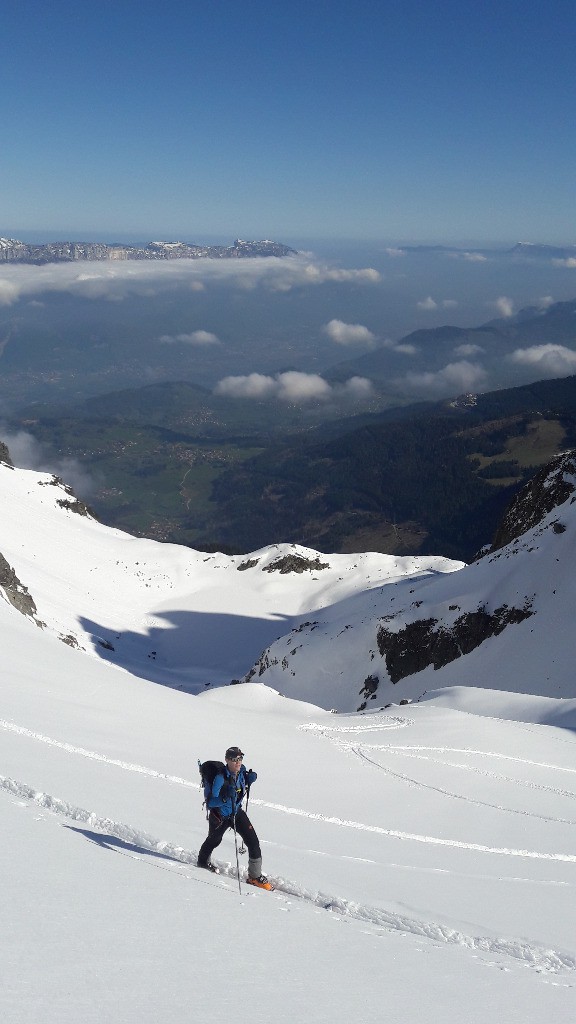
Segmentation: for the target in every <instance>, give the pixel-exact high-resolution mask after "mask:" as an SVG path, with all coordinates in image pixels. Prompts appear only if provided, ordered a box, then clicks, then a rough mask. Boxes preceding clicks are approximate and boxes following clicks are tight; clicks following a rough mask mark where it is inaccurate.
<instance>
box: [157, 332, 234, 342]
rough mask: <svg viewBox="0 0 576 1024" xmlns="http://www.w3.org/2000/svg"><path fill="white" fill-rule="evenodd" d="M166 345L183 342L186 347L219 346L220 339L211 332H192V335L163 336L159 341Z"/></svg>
mask: <svg viewBox="0 0 576 1024" xmlns="http://www.w3.org/2000/svg"><path fill="white" fill-rule="evenodd" d="M159 340H160V341H161V342H163V343H164V344H165V345H173V344H175V343H176V342H182V344H184V345H219V344H220V339H219V338H218V337H217V336H216V335H215V334H212V333H211V331H192V332H191V333H190V334H163V335H162V337H161V338H160V339H159Z"/></svg>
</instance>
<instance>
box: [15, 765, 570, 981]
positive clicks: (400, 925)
mask: <svg viewBox="0 0 576 1024" xmlns="http://www.w3.org/2000/svg"><path fill="white" fill-rule="evenodd" d="M0 789H3V790H4V791H5V792H7V793H9V794H11V795H12V796H14V797H17V798H19V799H20V800H25V801H31V802H33V803H35V804H36V805H38V806H39V807H43V808H45V809H46V810H48V811H50V812H52V813H53V814H58V815H62V816H63V817H66V818H68V819H69V820H71V821H79V822H81V823H82V824H84V825H87V826H89V827H90V828H91V829H96V830H98V831H99V832H101V833H102V834H103V835H109V836H114V837H115V838H116V839H119V840H121V841H122V842H125V843H129V844H131V845H132V846H138V847H140V848H141V849H142V850H147V851H149V852H152V853H159V854H163V855H164V856H165V857H169V858H171V859H172V860H175V861H178V862H180V863H182V864H193V865H195V864H196V860H197V856H198V854H197V852H196V851H194V850H185V849H184V848H183V847H181V846H174V845H173V844H171V843H169V842H167V841H166V840H158V839H155V838H154V837H153V836H151V835H149V834H148V833H146V832H142V831H140V830H139V829H136V828H133V827H132V826H130V825H126V824H123V823H122V822H116V821H112V820H111V819H110V818H101V817H99V816H98V815H97V814H96V813H95V812H93V811H87V810H85V809H84V808H82V807H76V806H74V805H73V804H69V803H66V802H65V801H64V800H61V799H60V798H59V797H55V796H50V795H49V794H47V793H42V792H39V791H36V790H34V789H32V788H31V787H30V786H27V785H25V784H24V783H22V782H17V781H16V780H14V779H10V778H7V777H6V776H2V775H0ZM544 856H546V855H544ZM550 856H552V855H550ZM572 860H575V861H576V857H573V858H572ZM215 863H216V865H217V866H218V867H219V869H220V872H221V873H222V874H223V875H227V876H228V877H232V878H236V877H237V873H236V870H235V868H234V867H233V865H231V864H223V863H221V862H218V861H215ZM199 870H201V869H199ZM240 877H241V878H245V877H246V870H245V869H244V870H242V871H241V873H240ZM271 880H272V882H273V883H274V885H275V886H276V889H277V890H278V891H279V892H281V893H283V894H284V895H286V896H294V897H296V898H297V899H300V900H303V901H305V902H307V903H310V904H312V905H314V906H318V907H321V908H322V909H323V910H330V911H332V912H334V913H337V914H341V915H342V916H343V917H346V918H350V919H352V920H356V921H361V922H363V923H365V924H371V925H375V926H377V927H379V928H385V929H387V930H390V931H395V932H401V933H403V934H411V935H416V936H419V937H423V938H427V939H431V940H433V941H435V942H441V943H444V944H446V945H456V946H461V947H463V948H465V949H469V950H474V951H478V952H482V953H489V954H492V955H494V954H499V955H505V956H509V957H512V958H514V959H515V960H519V961H521V962H522V963H523V964H524V965H526V966H528V967H532V968H534V969H535V970H536V971H538V972H539V973H548V974H560V973H563V972H574V971H576V956H574V955H572V954H568V953H564V952H558V951H556V950H554V949H547V948H545V947H542V946H538V945H532V944H530V943H528V942H525V941H523V940H521V939H507V938H499V937H489V936H470V935H466V934H464V933H463V932H460V931H458V930H457V929H455V928H450V927H449V926H447V925H440V924H436V923H435V922H433V921H419V920H417V919H414V918H409V917H405V916H403V915H401V914H395V913H393V912H392V911H389V910H383V909H380V908H378V907H370V906H367V905H364V904H361V903H355V902H352V901H350V900H346V899H343V898H341V897H333V896H329V895H327V894H326V893H322V892H313V891H312V890H309V889H305V888H303V887H302V886H299V885H298V884H297V883H295V882H291V881H289V880H288V879H285V878H273V879H271ZM198 881H202V879H198Z"/></svg>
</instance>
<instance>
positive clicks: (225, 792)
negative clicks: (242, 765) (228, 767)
mask: <svg viewBox="0 0 576 1024" xmlns="http://www.w3.org/2000/svg"><path fill="white" fill-rule="evenodd" d="M232 793H233V789H232V786H231V785H230V783H229V782H225V783H224V785H223V786H222V789H221V790H220V793H219V794H218V795H219V797H220V799H221V800H229V799H230V797H231V796H232Z"/></svg>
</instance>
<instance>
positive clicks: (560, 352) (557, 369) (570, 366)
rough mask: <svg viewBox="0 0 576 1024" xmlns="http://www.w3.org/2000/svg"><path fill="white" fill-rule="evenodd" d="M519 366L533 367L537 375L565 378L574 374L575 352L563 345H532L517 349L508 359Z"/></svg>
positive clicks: (575, 368) (575, 371)
mask: <svg viewBox="0 0 576 1024" xmlns="http://www.w3.org/2000/svg"><path fill="white" fill-rule="evenodd" d="M508 358H509V359H510V361H511V362H513V363H516V364H517V365H520V366H533V367H534V369H535V370H537V371H538V373H539V374H545V375H547V376H548V375H549V376H557V377H565V376H569V375H570V374H572V373H576V352H573V351H572V349H570V348H566V347H565V346H564V345H552V344H547V345H532V346H530V348H517V349H516V350H515V351H514V352H512V353H511V354H510V356H509V357H508Z"/></svg>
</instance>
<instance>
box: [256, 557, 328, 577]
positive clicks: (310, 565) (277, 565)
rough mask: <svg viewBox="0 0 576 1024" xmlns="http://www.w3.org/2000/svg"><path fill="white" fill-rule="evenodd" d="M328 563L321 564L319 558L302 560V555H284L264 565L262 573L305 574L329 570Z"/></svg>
mask: <svg viewBox="0 0 576 1024" xmlns="http://www.w3.org/2000/svg"><path fill="white" fill-rule="evenodd" d="M329 568H330V563H329V562H321V561H320V559H319V558H304V556H303V555H284V557H283V558H279V559H278V560H277V561H276V562H271V563H270V565H265V566H264V568H263V569H262V572H279V573H282V574H284V573H287V572H298V573H300V572H306V571H307V570H308V569H309V570H315V571H316V570H319V569H329Z"/></svg>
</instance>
